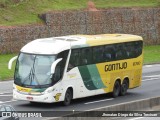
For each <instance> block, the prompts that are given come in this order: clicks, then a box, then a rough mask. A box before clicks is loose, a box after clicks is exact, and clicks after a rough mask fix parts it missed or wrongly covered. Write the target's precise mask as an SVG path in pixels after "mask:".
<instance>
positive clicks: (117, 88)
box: [112, 81, 121, 98]
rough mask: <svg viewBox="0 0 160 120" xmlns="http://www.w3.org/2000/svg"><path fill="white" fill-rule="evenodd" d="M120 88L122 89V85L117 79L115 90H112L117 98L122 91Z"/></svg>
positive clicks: (113, 95)
mask: <svg viewBox="0 0 160 120" xmlns="http://www.w3.org/2000/svg"><path fill="white" fill-rule="evenodd" d="M120 89H121V85H120V82H119V81H116V82H115V83H114V88H113V92H112V97H114V98H116V97H118V96H119V93H120Z"/></svg>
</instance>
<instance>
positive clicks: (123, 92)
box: [120, 80, 128, 96]
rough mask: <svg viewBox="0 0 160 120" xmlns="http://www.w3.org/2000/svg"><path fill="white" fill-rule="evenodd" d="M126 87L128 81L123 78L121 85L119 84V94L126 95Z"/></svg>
mask: <svg viewBox="0 0 160 120" xmlns="http://www.w3.org/2000/svg"><path fill="white" fill-rule="evenodd" d="M127 89H128V82H127V80H124V81H123V83H122V85H121V90H120V95H121V96H124V95H126V93H127Z"/></svg>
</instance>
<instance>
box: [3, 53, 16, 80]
mask: <svg viewBox="0 0 160 120" xmlns="http://www.w3.org/2000/svg"><path fill="white" fill-rule="evenodd" d="M14 56H15V54H7V55H0V81H1V80H5V79H11V78H13V74H14V67H15V62H14V64H13V66H12V70H8V62H9V60H10V59H11V58H12V57H14Z"/></svg>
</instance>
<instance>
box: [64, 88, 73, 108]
mask: <svg viewBox="0 0 160 120" xmlns="http://www.w3.org/2000/svg"><path fill="white" fill-rule="evenodd" d="M71 100H72V92H71V90H70V89H68V90H67V91H66V94H65V98H64V101H63V105H65V106H67V105H70V103H71Z"/></svg>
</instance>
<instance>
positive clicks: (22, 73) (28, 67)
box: [15, 53, 56, 87]
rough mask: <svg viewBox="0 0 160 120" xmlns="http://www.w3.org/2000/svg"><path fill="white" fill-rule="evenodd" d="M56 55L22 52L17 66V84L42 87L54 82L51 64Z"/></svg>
mask: <svg viewBox="0 0 160 120" xmlns="http://www.w3.org/2000/svg"><path fill="white" fill-rule="evenodd" d="M55 60H56V55H35V54H26V53H20V55H19V57H18V60H17V64H16V68H15V84H18V85H22V86H26V87H29V86H32V87H33V86H34V87H42V86H49V85H51V84H52V79H51V70H50V69H51V65H52V63H53V62H54V61H55Z"/></svg>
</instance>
